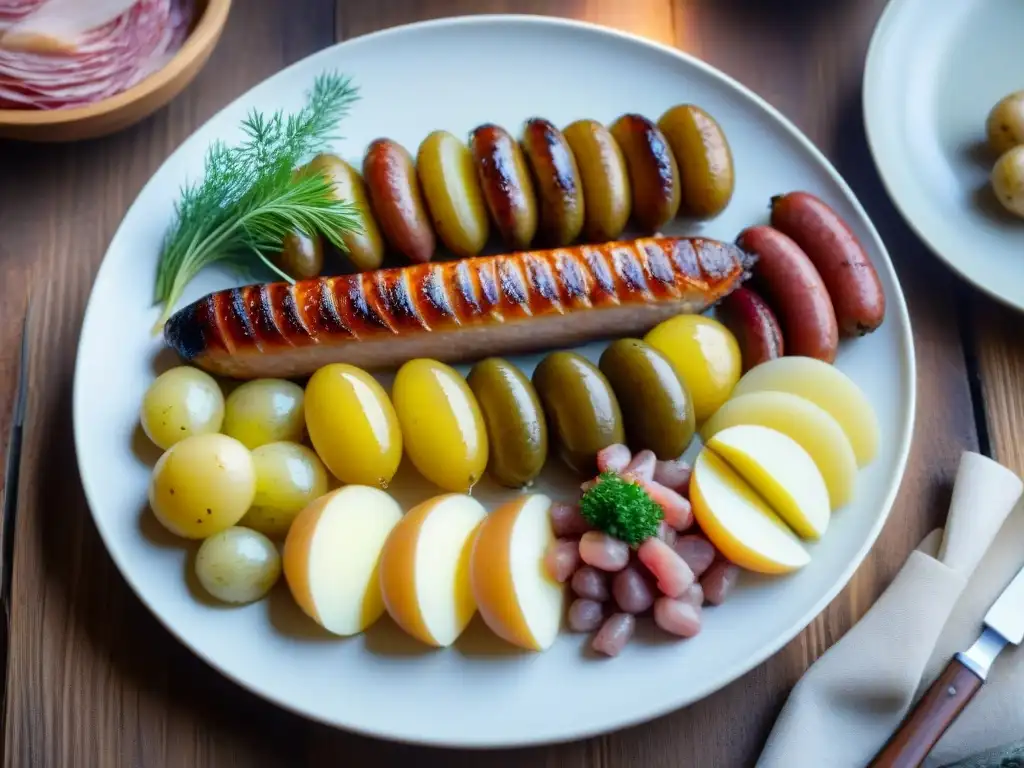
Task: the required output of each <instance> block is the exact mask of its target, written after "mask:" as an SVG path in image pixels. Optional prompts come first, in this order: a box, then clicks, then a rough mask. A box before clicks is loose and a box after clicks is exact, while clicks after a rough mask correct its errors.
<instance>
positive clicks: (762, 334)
mask: <svg viewBox="0 0 1024 768" xmlns="http://www.w3.org/2000/svg"><path fill="white" fill-rule="evenodd" d="M718 319H719V320H721V321H722V322H723V323H724V324H725V326H726V328H728V329H729V330H730V331H732V334H733V336H735V337H736V341H737V342H738V343H739V345H740V355H741V356H742V359H743V372H744V373H746V372H747V371H749V370H750V369H751V368H755V367H757V366H759V365H760V364H761V363H766V362H768V361H769V360H774V359H775V358H777V357H782V355H783V354H784V353H785V345H784V344H783V341H782V330H781V329H780V328H779V323H778V321H777V320H776V319H775V313H774V312H772V310H771V307H769V306H768V304H767V302H765V300H764V299H762V298H761V297H760V296H758V295H757V294H756V293H754V292H753V291H752V290H750V289H749V288H737V289H736V290H735V291H733V292H732V293H730V294H729V295H728V296H726V297H725V298H724V299H722V302H721V304H719V305H718Z"/></svg>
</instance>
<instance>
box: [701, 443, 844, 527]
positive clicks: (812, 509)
mask: <svg viewBox="0 0 1024 768" xmlns="http://www.w3.org/2000/svg"><path fill="white" fill-rule="evenodd" d="M707 447H708V449H709V450H711V451H713V452H714V453H715V454H717V455H718V456H719V457H721V458H722V459H725V462H726V463H727V464H728V465H729V466H730V467H732V469H733V470H734V471H735V472H736V474H738V475H739V476H740V477H741V478H742V479H743V480H744V481H746V482H747V484H749V485H750V487H751V488H753V489H754V490H755V491H756V492H757V493H758V494H760V495H761V497H762V498H763V499H764V500H765V501H767V502H768V504H769V505H770V506H771V508H772V509H773V510H775V512H776V513H778V515H779V517H781V518H782V519H783V520H784V521H785V522H786V523H787V524H788V525H789V527H790V528H792V529H793V530H794V531H795V532H796V533H797V535H799V536H802V537H803V538H805V539H819V538H821V536H822V534H824V533H825V530H826V529H827V528H828V521H829V518H830V517H831V513H830V510H829V506H828V488H826V487H825V478H823V477H822V476H821V472H820V471H819V470H818V467H817V465H816V464H815V463H814V459H812V458H811V456H810V454H809V453H807V451H805V450H804V449H803V448H801V447H800V446H799V445H798V444H797V443H796V441H794V440H793V439H792V438H790V437H786V435H784V434H782V433H781V432H777V431H775V430H774V429H768V428H767V427H759V426H755V425H743V426H738V427H729V428H728V429H723V430H722V431H721V432H719V433H718V434H717V435H715V436H714V437H712V438H711V439H710V440H709V441H708V445H707Z"/></svg>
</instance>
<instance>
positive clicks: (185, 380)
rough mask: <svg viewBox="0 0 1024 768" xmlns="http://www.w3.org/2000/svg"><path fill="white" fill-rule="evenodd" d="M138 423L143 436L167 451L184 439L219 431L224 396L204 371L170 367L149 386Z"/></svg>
mask: <svg viewBox="0 0 1024 768" xmlns="http://www.w3.org/2000/svg"><path fill="white" fill-rule="evenodd" d="M139 420H140V421H141V422H142V431H143V432H145V433H146V436H147V437H148V438H149V439H150V440H152V441H153V442H154V443H156V445H157V447H159V448H162V449H163V450H165V451H166V450H167V449H168V448H170V447H171V446H172V445H174V444H175V443H177V442H179V441H181V440H184V439H185V438H186V437H191V436H192V435H206V434H210V433H213V432H218V431H220V427H221V423H222V422H223V420H224V395H223V394H222V393H221V391H220V387H219V386H217V382H216V381H214V379H213V377H212V376H210V374H208V373H206V372H205V371H200V370H199V369H198V368H191V367H189V366H187V365H182V366H179V367H177V368H171V369H170V370H169V371H165V372H164V373H162V374H160V375H159V376H158V377H157V378H156V380H155V381H154V382H153V383H152V384H150V385H149V389H148V390H146V394H145V396H144V397H143V398H142V408H141V411H140V413H139Z"/></svg>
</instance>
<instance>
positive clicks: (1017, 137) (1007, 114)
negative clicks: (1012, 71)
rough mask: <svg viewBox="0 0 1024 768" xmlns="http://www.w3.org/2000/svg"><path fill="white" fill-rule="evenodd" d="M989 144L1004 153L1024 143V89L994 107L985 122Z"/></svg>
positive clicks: (994, 149) (995, 150)
mask: <svg viewBox="0 0 1024 768" xmlns="http://www.w3.org/2000/svg"><path fill="white" fill-rule="evenodd" d="M985 132H986V133H987V134H988V144H989V146H990V147H992V150H993V151H994V152H995V153H996V154H998V155H1002V154H1005V153H1006V152H1008V151H1010V150H1011V149H1013V148H1014V147H1017V146H1020V145H1021V144H1024V91H1016V92H1014V93H1011V94H1010V95H1009V96H1007V97H1005V98H1004V99H1002V100H1001V101H1000V102H999V103H998V104H996V105H995V106H994V107H992V111H991V112H989V113H988V120H987V121H986V123H985Z"/></svg>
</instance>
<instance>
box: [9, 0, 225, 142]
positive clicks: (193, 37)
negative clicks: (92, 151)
mask: <svg viewBox="0 0 1024 768" xmlns="http://www.w3.org/2000/svg"><path fill="white" fill-rule="evenodd" d="M230 9H231V0H197V2H196V11H197V18H196V20H195V21H194V22H193V24H192V31H191V32H189V36H188V39H186V40H185V43H184V45H182V47H181V50H179V51H178V52H177V53H176V54H175V55H174V58H172V59H171V60H170V61H169V62H167V64H166V65H165V66H164V67H163V69H161V70H159V71H158V72H155V73H154V74H152V75H150V76H149V77H147V78H146V79H145V80H143V81H142V82H140V83H138V84H136V85H134V86H132V87H131V88H129V89H128V90H127V91H123V92H121V93H119V94H117V95H115V96H111V97H110V98H107V99H103V100H102V101H98V102H96V103H95V104H89V105H86V106H84V107H71V108H69V109H51V110H45V109H0V137H3V138H9V139H22V140H25V141H78V140H79V139H94V138H96V137H97V136H106V135H107V134H110V133H114V132H116V131H120V130H121V129H123V128H127V127H128V126H129V125H133V124H134V123H137V122H138V121H140V120H142V119H143V118H145V117H148V116H149V115H151V114H153V112H155V111H156V110H158V109H159V108H160V107H162V106H163V105H164V104H166V103H167V102H169V101H170V100H171V99H173V98H174V97H175V96H177V95H178V94H179V93H181V91H182V90H183V89H184V88H185V86H186V85H188V84H189V83H190V82H192V79H193V78H194V77H195V76H196V75H197V74H198V73H199V70H200V69H202V68H203V65H204V64H206V61H207V59H209V58H210V54H211V53H213V49H214V47H215V46H216V45H217V41H218V40H219V39H220V35H221V32H223V31H224V25H225V23H226V22H227V19H228V11H229V10H230Z"/></svg>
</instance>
